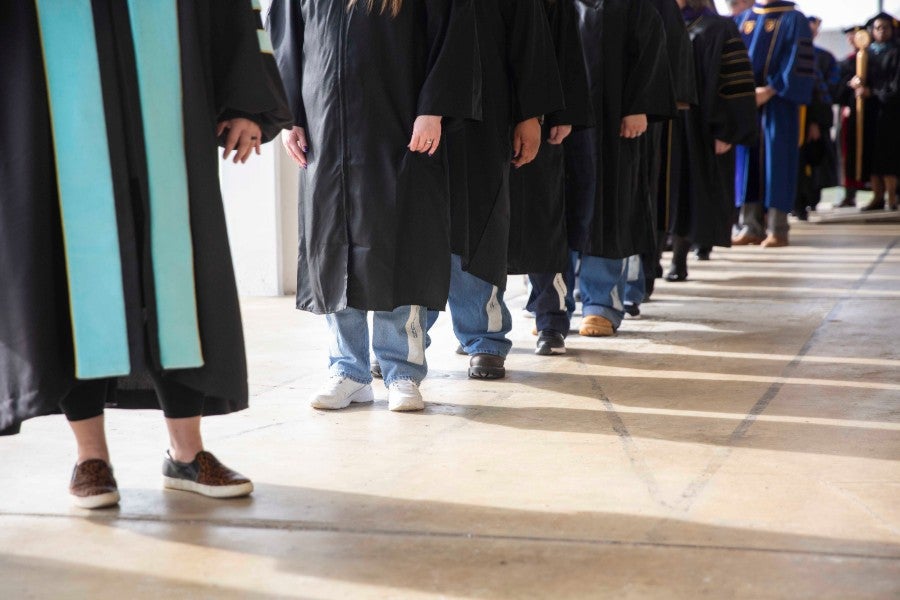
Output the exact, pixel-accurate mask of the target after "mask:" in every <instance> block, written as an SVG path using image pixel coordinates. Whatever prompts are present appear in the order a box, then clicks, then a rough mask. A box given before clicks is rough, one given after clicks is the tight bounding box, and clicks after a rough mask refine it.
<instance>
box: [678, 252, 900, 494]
mask: <svg viewBox="0 0 900 600" xmlns="http://www.w3.org/2000/svg"><path fill="white" fill-rule="evenodd" d="M898 243H900V237H897V238H894V239H893V240H891V242H890V243H889V244H888V245H887V246H886V247H885V248H884V250H883V251H882V252H881V253H880V254H879V255H878V257H877V258H876V259H875V260H874V261H873V262H872V263H871V264H870V265H869V266H868V268H867V269H866V270H865V271H864V272H863V274H862V275H861V276H860V277H859V279H857V280H856V282H855V283H854V284H853V285H852V286H851V287H850V289H849V290H847V293H846V294H844V295H843V296H841V297H840V298H838V299H837V300H836V301H835V303H834V305H833V306H832V307H831V310H829V311H828V314H826V315H825V317H823V318H822V321H821V322H820V323H819V325H818V326H816V328H815V329H814V330H813V332H812V333H811V334H810V336H809V338H807V340H806V343H804V344H803V346H802V347H801V348H800V350H799V352H797V354H796V355H795V356H794V358H793V359H792V360H791V362H789V363H788V364H787V365H785V367H784V369H782V371H781V376H780V379H784V378H787V377H790V376H791V375H792V374H793V372H794V371H796V370H797V368H798V367H799V366H800V364H801V363H802V362H803V358H804V357H805V356H806V355H807V354H809V352H810V351H811V350H812V348H813V347H814V346H815V344H816V342H817V341H818V340H819V338H820V337H821V335H822V332H823V331H824V329H825V327H826V325H827V324H828V323H829V322H830V321H832V320H833V319H834V317H835V316H836V315H837V314H838V313H839V312H840V311H841V309H842V308H843V306H844V303H845V302H847V301H848V300H851V299H853V297H854V295H855V293H856V292H857V291H859V290H860V289H861V288H862V286H864V285H865V284H866V282H867V281H868V280H869V278H870V277H871V276H872V274H873V273H874V272H875V269H877V268H878V267H879V266H880V265H881V264H882V263H883V262H884V260H885V259H886V258H887V257H888V255H889V254H890V253H891V252H892V251H893V249H894V248H895V247H896V246H897V244H898ZM783 386H784V383H783V381H775V382H774V383H772V384H771V385H770V386H769V388H768V389H767V390H766V391H765V392H764V393H763V395H762V396H761V397H760V399H759V400H757V401H756V404H754V405H753V407H752V408H751V409H750V411H749V412H748V413H747V416H746V417H744V419H743V420H742V421H741V422H740V423H739V424H738V425H737V427H735V429H734V431H732V432H731V435H730V436H728V442H727V443H726V444H725V445H724V446H722V447H720V448H719V449H718V450H717V451H716V453H715V455H714V456H713V457H712V459H711V460H710V462H709V464H708V465H707V467H706V469H704V470H703V472H702V473H701V474H700V476H699V477H697V479H695V480H694V481H693V482H692V483H691V485H689V486H688V488H687V489H686V490H685V492H684V494H682V500H681V502H680V506H679V508H680V509H681V510H683V511H684V512H687V511H688V510H690V508H691V506H692V505H693V503H694V501H695V500H696V498H697V497H698V496H699V495H700V493H701V492H702V491H703V489H704V488H705V487H706V486H707V484H708V483H709V481H710V480H711V479H712V478H713V477H714V476H715V474H716V473H717V472H718V471H719V469H721V468H722V466H723V465H724V464H725V461H726V460H727V459H728V457H729V456H731V452H732V450H733V448H734V446H735V444H736V443H737V442H738V440H740V439H741V438H742V437H744V436H745V435H746V434H747V432H748V431H749V430H750V427H752V426H753V424H754V423H755V422H756V419H757V417H758V416H759V415H761V414H762V413H763V412H764V411H765V410H766V409H767V408H768V407H769V404H771V402H772V400H774V399H775V398H776V397H777V396H778V394H779V393H780V392H781V389H782V387H783Z"/></svg>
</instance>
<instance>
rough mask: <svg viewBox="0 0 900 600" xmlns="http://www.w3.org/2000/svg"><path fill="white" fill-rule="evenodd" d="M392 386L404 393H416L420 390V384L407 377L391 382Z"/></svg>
mask: <svg viewBox="0 0 900 600" xmlns="http://www.w3.org/2000/svg"><path fill="white" fill-rule="evenodd" d="M391 387H392V388H394V389H395V390H397V391H398V392H402V393H404V394H415V393H416V392H417V391H418V390H419V386H417V385H416V384H415V383H413V382H412V381H409V380H406V379H401V380H399V381H395V382H394V383H392V384H391Z"/></svg>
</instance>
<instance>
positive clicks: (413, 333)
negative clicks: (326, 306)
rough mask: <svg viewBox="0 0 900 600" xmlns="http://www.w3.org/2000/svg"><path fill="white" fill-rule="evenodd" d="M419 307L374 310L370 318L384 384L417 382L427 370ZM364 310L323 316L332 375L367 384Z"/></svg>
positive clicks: (369, 379) (367, 350) (423, 327)
mask: <svg viewBox="0 0 900 600" xmlns="http://www.w3.org/2000/svg"><path fill="white" fill-rule="evenodd" d="M426 313H427V311H426V310H425V309H424V308H423V307H421V306H401V307H399V308H396V309H394V310H393V311H390V312H381V311H376V312H375V313H374V317H373V319H372V329H373V332H372V333H373V335H372V350H373V352H374V353H375V357H376V358H377V359H378V362H379V363H381V372H382V374H383V376H384V383H385V385H390V384H391V383H393V382H394V381H398V380H401V379H406V380H409V381H414V382H416V383H421V381H422V380H423V379H425V375H426V374H427V373H428V364H427V363H426V362H425V316H426ZM366 317H367V313H366V311H364V310H357V309H355V308H345V309H344V310H342V311H339V312H336V313H333V314H330V315H326V319H328V328H329V329H330V330H331V342H330V344H329V347H328V354H329V361H330V362H329V370H330V371H331V374H332V375H339V376H341V377H347V378H348V379H352V380H353V381H356V382H358V383H371V382H372V373H371V372H370V371H369V366H370V365H369V323H368V320H367V318H366Z"/></svg>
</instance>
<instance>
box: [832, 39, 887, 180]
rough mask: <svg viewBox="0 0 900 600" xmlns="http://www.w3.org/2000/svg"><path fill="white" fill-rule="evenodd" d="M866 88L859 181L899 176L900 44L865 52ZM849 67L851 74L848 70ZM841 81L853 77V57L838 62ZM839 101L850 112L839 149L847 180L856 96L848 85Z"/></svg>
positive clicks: (852, 170)
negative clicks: (867, 91) (866, 68)
mask: <svg viewBox="0 0 900 600" xmlns="http://www.w3.org/2000/svg"><path fill="white" fill-rule="evenodd" d="M868 54H869V58H868V71H867V73H866V87H868V88H870V89H871V90H872V95H871V96H870V97H868V98H866V99H865V103H864V113H865V114H864V118H863V158H862V174H863V175H862V180H861V181H860V182H859V184H860V185H859V187H861V186H862V185H864V184H865V183H867V182H868V181H869V178H870V177H871V176H872V175H900V153H898V152H897V150H896V144H897V140H898V139H900V44H898V43H895V42H891V43H890V44H889V45H888V47H887V48H886V49H884V50H881V51H878V52H876V51H874V50H873V49H872V48H870V49H869V50H868ZM850 65H852V69H853V70H852V72H851V70H850ZM841 71H842V75H843V76H842V80H846V81H849V79H851V78H852V77H853V76H854V75H855V74H856V63H855V58H853V60H850V59H849V58H848V59H847V61H846V62H844V61H842V69H841ZM840 102H841V104H842V105H844V106H849V107H850V110H851V113H850V119H849V123H847V131H846V133H845V134H844V139H843V146H844V149H845V151H846V154H845V156H846V163H845V173H846V174H847V176H848V179H851V178H853V179H855V175H856V127H857V122H858V119H857V113H856V96H855V95H854V90H853V89H852V88H850V87H849V86H846V84H845V87H844V89H843V93H842V94H841V96H840Z"/></svg>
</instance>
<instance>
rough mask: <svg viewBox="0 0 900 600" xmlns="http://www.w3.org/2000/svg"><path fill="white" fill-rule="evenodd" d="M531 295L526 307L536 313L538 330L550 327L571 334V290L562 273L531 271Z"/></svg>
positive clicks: (565, 334) (563, 333)
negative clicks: (569, 298)
mask: <svg viewBox="0 0 900 600" xmlns="http://www.w3.org/2000/svg"><path fill="white" fill-rule="evenodd" d="M528 280H529V281H530V282H531V296H530V297H529V298H528V306H526V308H527V309H528V310H530V311H531V312H533V313H534V318H535V327H537V330H538V331H545V330H547V329H550V330H552V331H555V332H557V333H561V334H562V335H563V336H567V335H568V334H569V320H570V313H569V310H568V305H567V303H566V298H567V296H569V290H568V288H567V287H566V282H565V277H564V276H563V274H562V273H531V274H529V275H528Z"/></svg>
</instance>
